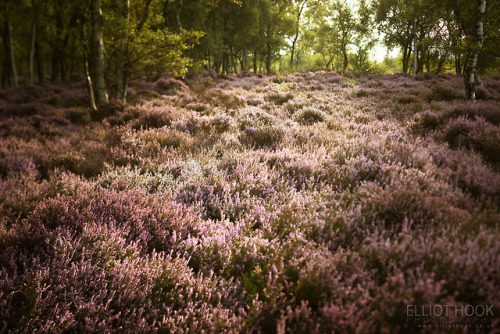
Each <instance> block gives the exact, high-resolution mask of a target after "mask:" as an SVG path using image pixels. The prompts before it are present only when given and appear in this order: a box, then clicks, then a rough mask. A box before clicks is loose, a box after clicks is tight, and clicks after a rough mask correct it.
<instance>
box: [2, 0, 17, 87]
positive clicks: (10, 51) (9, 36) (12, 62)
mask: <svg viewBox="0 0 500 334" xmlns="http://www.w3.org/2000/svg"><path fill="white" fill-rule="evenodd" d="M3 5H4V13H5V31H6V37H7V41H6V46H7V48H8V50H6V51H7V52H8V54H9V66H10V70H11V74H12V79H13V80H14V87H17V86H18V85H19V82H18V80H17V70H16V59H15V56H14V43H13V41H12V30H11V28H10V20H9V17H10V15H9V12H8V8H7V3H6V2H5V1H4V3H3Z"/></svg>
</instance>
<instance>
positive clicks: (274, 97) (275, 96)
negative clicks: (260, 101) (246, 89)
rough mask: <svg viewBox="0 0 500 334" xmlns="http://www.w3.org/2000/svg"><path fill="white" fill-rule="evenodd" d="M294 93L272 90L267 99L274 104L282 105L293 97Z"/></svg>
mask: <svg viewBox="0 0 500 334" xmlns="http://www.w3.org/2000/svg"><path fill="white" fill-rule="evenodd" d="M293 97H294V96H293V94H292V93H282V92H276V91H274V92H271V93H269V94H267V95H266V97H265V99H266V101H269V102H273V103H274V104H277V105H282V104H284V103H286V102H288V101H289V100H291V99H293Z"/></svg>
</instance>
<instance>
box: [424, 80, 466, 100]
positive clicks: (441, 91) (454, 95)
mask: <svg viewBox="0 0 500 334" xmlns="http://www.w3.org/2000/svg"><path fill="white" fill-rule="evenodd" d="M462 95H463V94H461V93H459V92H457V91H456V90H455V89H453V88H450V87H448V86H444V85H443V84H436V85H433V86H432V87H431V91H430V93H429V94H428V95H427V100H428V101H453V100H456V99H461V98H463V96H462Z"/></svg>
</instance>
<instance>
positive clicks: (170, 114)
mask: <svg viewBox="0 0 500 334" xmlns="http://www.w3.org/2000/svg"><path fill="white" fill-rule="evenodd" d="M137 112H138V113H139V117H138V119H136V120H135V121H134V122H133V128H134V129H136V130H138V129H141V128H162V127H164V126H169V125H170V124H172V121H173V120H174V119H175V118H177V117H178V116H179V114H180V112H179V111H178V110H177V109H175V108H174V107H171V106H165V107H154V106H152V107H149V108H148V107H147V106H142V107H139V108H138V111H137Z"/></svg>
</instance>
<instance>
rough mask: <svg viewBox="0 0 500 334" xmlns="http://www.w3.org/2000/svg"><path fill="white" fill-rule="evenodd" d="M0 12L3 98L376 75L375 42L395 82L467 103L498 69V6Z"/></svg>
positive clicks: (53, 0)
mask: <svg viewBox="0 0 500 334" xmlns="http://www.w3.org/2000/svg"><path fill="white" fill-rule="evenodd" d="M0 1H1V7H0V32H1V33H0V38H1V41H2V43H1V44H0V46H1V47H0V48H1V50H2V53H1V54H2V87H3V88H6V87H11V86H16V85H18V83H19V77H22V78H27V83H28V84H34V83H35V82H43V81H44V80H52V81H59V80H60V81H65V80H69V79H70V78H71V77H72V76H74V75H79V74H84V75H85V77H86V78H87V83H88V89H89V93H90V97H91V101H93V102H91V104H92V105H94V104H96V105H99V104H101V103H104V102H106V101H107V99H108V96H109V97H110V98H113V99H118V100H122V101H125V100H126V91H127V86H128V82H129V81H130V80H134V79H136V78H139V77H142V76H145V75H150V74H153V73H158V72H170V73H172V74H173V75H174V76H184V75H186V74H187V73H196V72H199V71H203V70H213V71H215V72H217V73H230V72H239V71H247V70H251V71H253V72H262V73H266V74H271V73H273V72H277V71H298V70H314V69H326V70H337V71H343V72H347V71H352V72H354V73H356V74H366V73H373V72H377V71H379V72H380V71H383V67H381V66H377V64H376V62H375V60H374V59H370V55H371V54H373V52H374V48H375V46H376V45H377V43H383V44H384V45H385V46H386V47H387V48H389V49H397V50H400V56H399V59H398V60H397V62H399V64H400V70H401V71H402V72H403V73H411V72H412V69H413V72H414V73H423V72H433V73H442V72H447V71H448V72H449V71H454V72H456V73H457V74H460V75H464V78H465V76H467V80H465V79H464V82H468V84H466V94H467V95H468V96H469V97H470V98H474V97H473V96H472V95H471V92H470V91H471V89H473V86H477V85H478V84H480V76H479V74H480V73H485V72H488V71H497V70H498V69H499V67H500V51H499V48H498V47H497V45H498V43H499V42H500V32H499V24H500V22H499V17H500V3H499V1H498V0H477V1H476V0H474V1H469V0H445V1H441V0H439V1H438V0H409V1H400V0H371V1H370V0H358V1H345V0H344V1H343V0H327V1H319V0H190V1H187V0H120V1H118V0H83V1H79V2H68V1H64V0H22V1H13V0H0ZM481 8H484V10H481ZM479 27H481V28H479ZM471 73H472V74H471ZM471 75H473V76H474V79H473V83H472V84H471V83H470V77H471ZM35 77H36V78H37V80H35ZM93 107H95V106H93Z"/></svg>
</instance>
